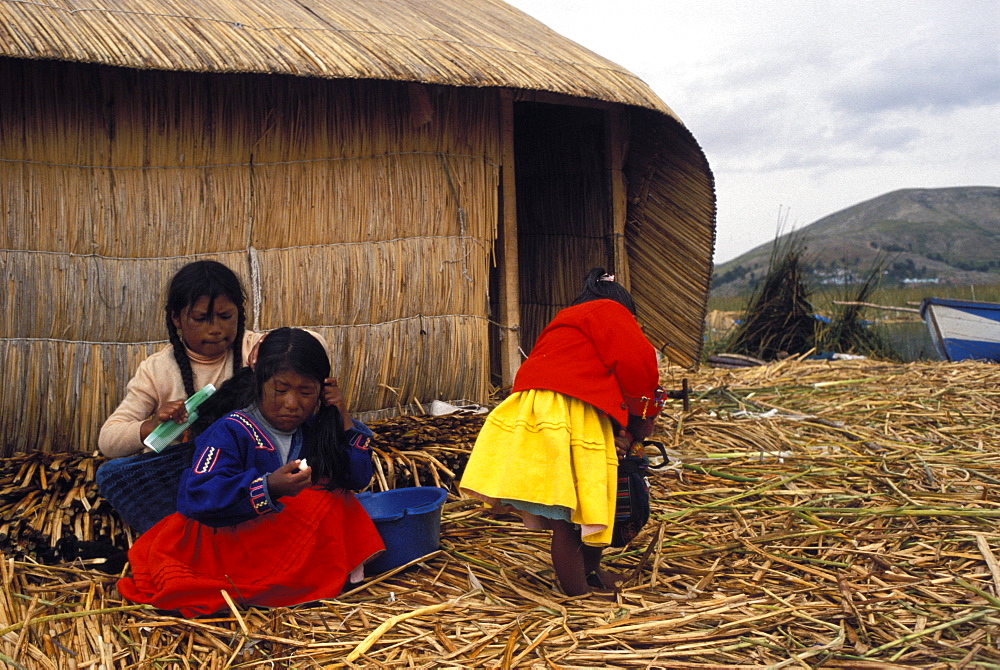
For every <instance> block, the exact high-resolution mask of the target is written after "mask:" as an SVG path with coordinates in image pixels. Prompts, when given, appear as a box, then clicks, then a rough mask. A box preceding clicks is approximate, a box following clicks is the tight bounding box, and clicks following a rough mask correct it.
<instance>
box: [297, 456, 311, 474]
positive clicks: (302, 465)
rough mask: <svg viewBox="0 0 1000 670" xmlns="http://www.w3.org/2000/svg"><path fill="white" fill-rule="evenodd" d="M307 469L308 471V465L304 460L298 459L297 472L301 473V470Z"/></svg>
mask: <svg viewBox="0 0 1000 670" xmlns="http://www.w3.org/2000/svg"><path fill="white" fill-rule="evenodd" d="M308 469H309V463H307V462H306V459H304V458H300V459H299V470H300V471H301V470H308Z"/></svg>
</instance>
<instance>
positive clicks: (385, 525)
mask: <svg viewBox="0 0 1000 670" xmlns="http://www.w3.org/2000/svg"><path fill="white" fill-rule="evenodd" d="M447 497H448V491H447V489H439V488H436V487H433V486H411V487H408V488H402V489H393V490H391V491H381V492H379V493H359V494H358V502H360V503H361V505H362V507H364V508H365V511H366V512H368V516H370V517H371V518H372V521H374V522H375V528H376V529H377V530H378V532H379V535H381V536H382V542H384V543H385V553H383V554H380V555H379V556H378V557H377V558H375V559H374V560H373V561H371V562H370V563H367V564H365V573H366V574H370V575H373V574H377V573H379V572H385V571H386V570H392V569H393V568H398V567H399V566H401V565H405V564H406V563H409V562H410V561H413V560H416V559H418V558H420V557H421V556H426V555H427V554H430V553H432V552H434V551H437V548H438V547H439V546H440V538H441V506H442V505H443V504H444V501H445V498H447Z"/></svg>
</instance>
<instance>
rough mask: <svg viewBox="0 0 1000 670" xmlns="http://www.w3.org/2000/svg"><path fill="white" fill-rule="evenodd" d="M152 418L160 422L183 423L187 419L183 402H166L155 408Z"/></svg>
mask: <svg viewBox="0 0 1000 670" xmlns="http://www.w3.org/2000/svg"><path fill="white" fill-rule="evenodd" d="M153 416H155V417H156V418H157V419H159V420H160V421H176V422H177V423H184V422H185V421H187V418H188V413H187V407H185V406H184V401H183V400H168V401H167V402H165V403H163V404H162V405H160V406H159V407H157V408H156V413H155V414H154V415H153Z"/></svg>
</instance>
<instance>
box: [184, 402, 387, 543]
mask: <svg viewBox="0 0 1000 670" xmlns="http://www.w3.org/2000/svg"><path fill="white" fill-rule="evenodd" d="M352 421H353V422H354V427H353V428H352V429H351V430H349V431H347V442H348V444H347V452H348V462H349V473H348V476H347V480H348V482H349V488H350V489H352V490H360V489H363V488H365V487H366V486H368V484H369V482H370V481H371V478H372V459H371V449H370V447H369V444H368V443H369V441H370V440H371V438H372V435H373V434H372V431H371V429H370V428H368V426H366V425H365V424H363V423H361V422H360V421H358V420H357V419H352ZM311 423H312V422H311V421H309V422H307V423H306V424H304V425H303V426H302V427H301V428H299V430H297V431H296V432H295V434H294V435H293V437H292V445H291V449H290V450H289V453H288V460H287V461H284V462H282V460H281V456H280V455H279V453H278V449H277V447H276V445H275V442H274V439H273V438H272V437H271V436H270V435H269V434H268V432H267V429H266V427H265V426H263V425H261V423H260V422H258V421H256V420H255V419H254V418H253V417H251V416H250V415H248V414H247V413H245V412H233V413H231V414H228V415H227V416H224V417H223V418H221V419H219V420H218V421H216V422H215V423H213V424H212V425H211V426H209V427H208V428H207V429H206V430H205V432H203V433H202V434H201V435H199V436H198V437H197V438H195V456H194V463H193V464H192V466H191V467H190V468H188V469H187V470H185V471H184V473H183V474H182V475H181V481H180V489H179V491H178V493H177V511H178V512H180V513H181V514H183V515H184V516H186V517H189V518H191V519H194V520H195V521H198V522H200V523H203V524H205V525H207V526H213V527H222V526H234V525H236V524H238V523H242V522H244V521H248V520H250V519H254V518H256V517H259V516H261V515H264V514H271V513H273V512H280V511H281V510H282V509H283V508H284V505H282V504H281V503H280V502H278V501H277V500H272V499H271V496H270V495H269V493H268V491H267V475H268V474H270V473H272V472H274V471H275V470H277V469H278V468H280V467H281V466H282V465H284V464H285V463H287V462H290V461H293V460H295V459H298V458H309V454H308V453H302V451H303V441H304V440H303V438H304V436H305V434H306V432H307V431H308V430H309V429H310V428H311Z"/></svg>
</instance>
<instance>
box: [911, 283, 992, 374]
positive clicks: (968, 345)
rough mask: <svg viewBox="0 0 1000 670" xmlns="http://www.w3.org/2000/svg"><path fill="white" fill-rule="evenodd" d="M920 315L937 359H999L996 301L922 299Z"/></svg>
mask: <svg viewBox="0 0 1000 670" xmlns="http://www.w3.org/2000/svg"><path fill="white" fill-rule="evenodd" d="M920 316H921V318H922V319H923V320H924V323H926V324H927V330H928V331H929V332H930V335H931V341H932V342H934V348H935V349H937V352H938V354H940V356H941V358H943V359H945V360H948V361H964V360H970V359H971V360H982V361H991V362H1000V304H998V303H995V302H975V301H972V300H947V299H945V298H924V301H923V302H922V303H921V304H920Z"/></svg>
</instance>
